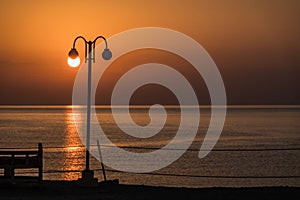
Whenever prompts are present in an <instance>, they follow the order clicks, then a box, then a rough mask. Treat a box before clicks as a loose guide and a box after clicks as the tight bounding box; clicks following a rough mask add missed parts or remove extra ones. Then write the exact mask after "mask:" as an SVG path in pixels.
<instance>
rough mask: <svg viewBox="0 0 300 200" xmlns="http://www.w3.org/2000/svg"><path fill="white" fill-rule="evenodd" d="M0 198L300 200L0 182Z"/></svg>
mask: <svg viewBox="0 0 300 200" xmlns="http://www.w3.org/2000/svg"><path fill="white" fill-rule="evenodd" d="M0 193H1V195H0V199H56V200H59V199H72V200H74V199H75V200H76V199H98V200H99V199H100V200H101V199H103V200H104V199H162V198H168V199H200V198H201V199H254V198H255V199H286V198H287V197H288V198H289V199H299V197H300V187H285V186H282V187H236V188H231V187H212V188H185V187H163V186H147V185H125V184H101V183H100V184H98V185H97V186H84V185H80V184H78V182H77V181H42V182H38V181H36V182H34V181H33V182H27V183H16V182H15V183H13V182H3V181H1V182H0Z"/></svg>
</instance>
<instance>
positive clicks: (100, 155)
mask: <svg viewBox="0 0 300 200" xmlns="http://www.w3.org/2000/svg"><path fill="white" fill-rule="evenodd" d="M97 146H98V151H99V158H100V163H101V168H102V173H103V177H104V181H105V182H106V175H105V169H104V164H103V158H102V153H101V149H100V144H99V140H97Z"/></svg>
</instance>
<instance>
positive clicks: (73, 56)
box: [68, 48, 80, 67]
mask: <svg viewBox="0 0 300 200" xmlns="http://www.w3.org/2000/svg"><path fill="white" fill-rule="evenodd" d="M68 64H69V65H70V67H78V66H79V64H80V58H79V54H78V51H77V50H76V49H75V48H72V49H71V51H70V52H69V57H68Z"/></svg>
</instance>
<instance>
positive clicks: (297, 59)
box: [0, 0, 300, 104]
mask: <svg viewBox="0 0 300 200" xmlns="http://www.w3.org/2000/svg"><path fill="white" fill-rule="evenodd" d="M183 2H184V3H183ZM299 10H300V1H297V0H295V1H291V0H290V1H284V0H282V1H275V0H274V1H258V0H257V1H239V0H236V1H175V0H174V1H163V0H160V1H74V0H73V1H67V0H66V1H46V0H44V1H38V0H36V1H30V0H28V1H14V0H2V1H0V26H1V31H0V95H1V99H0V104H71V97H72V87H73V81H74V79H75V76H76V72H77V69H71V68H69V67H68V66H67V64H66V59H67V53H68V51H69V50H70V48H71V47H72V42H73V40H74V38H75V37H76V36H78V35H83V36H85V37H86V38H88V39H94V37H96V36H98V35H103V36H105V37H107V38H109V37H110V36H112V35H114V34H117V33H119V32H121V31H124V30H128V29H132V28H137V27H145V26H159V27H166V28H171V29H174V30H177V31H180V32H182V33H184V34H187V35H189V36H190V37H192V38H194V39H195V40H197V41H198V42H199V43H200V44H201V45H202V46H204V48H205V49H206V50H207V51H208V52H209V54H210V55H211V57H212V58H213V59H214V61H215V62H216V64H217V66H218V67H219V70H220V72H221V74H222V76H223V79H224V83H225V88H226V92H227V96H228V103H230V104H300V96H299V89H300V88H299V85H300V84H299V78H300V69H299V67H300V66H299V65H300V56H299V55H300V38H299V37H300V26H299V24H300V12H299ZM77 46H78V47H79V46H81V48H78V50H79V52H80V53H81V55H83V49H82V46H83V45H82V43H81V44H79V43H78V45H77ZM137 53H138V52H137ZM149 53H150V54H151V55H152V57H155V58H156V59H158V60H160V61H161V62H164V63H168V64H172V63H170V61H168V60H170V58H168V56H166V55H160V54H159V53H157V52H152V53H151V52H149ZM160 56H162V57H164V56H165V58H164V59H162V58H159V57H160ZM136 57H138V56H136ZM147 57H148V58H149V55H146V56H144V58H143V59H140V60H139V61H136V60H135V57H134V56H131V57H130V56H128V58H122V59H123V61H122V62H123V64H124V63H126V65H128V67H129V68H130V67H132V66H129V65H130V63H134V62H137V63H141V62H146V61H147V62H148V61H149V59H147ZM150 57H151V56H150ZM126 60H127V62H126ZM129 60H130V61H131V62H128V61H129ZM171 60H172V59H171ZM122 62H121V64H120V62H119V64H120V65H122ZM178 62H180V61H178ZM128 63H129V64H128ZM124 65H125V64H124ZM173 65H176V62H173ZM117 67H118V66H117V65H115V66H112V69H111V71H112V72H113V71H114V68H115V70H116V68H117ZM187 73H188V72H187ZM108 79H109V78H108ZM108 79H107V80H106V81H108V82H109V80H108ZM108 82H107V83H108ZM191 82H193V80H191ZM109 87H110V86H108V88H109ZM195 88H196V90H197V88H198V90H199V91H197V92H198V93H200V92H201V91H202V90H205V87H202V86H201V87H200V86H199V87H198V86H195ZM165 99H166V102H167V103H170V101H167V98H165ZM208 101H209V99H208V97H203V99H202V100H200V102H203V103H208ZM100 103H101V102H100ZM102 103H107V102H105V101H104V102H102ZM137 103H143V102H139V101H137ZM171 103H172V102H171Z"/></svg>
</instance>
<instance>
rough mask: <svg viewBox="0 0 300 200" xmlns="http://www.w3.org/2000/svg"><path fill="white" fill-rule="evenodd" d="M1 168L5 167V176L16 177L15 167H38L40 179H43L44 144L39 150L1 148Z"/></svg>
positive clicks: (40, 144) (39, 145)
mask: <svg viewBox="0 0 300 200" xmlns="http://www.w3.org/2000/svg"><path fill="white" fill-rule="evenodd" d="M0 168H4V177H5V178H11V179H14V176H15V172H14V170H15V169H27V168H38V169H39V171H38V174H39V176H38V179H39V180H43V146H42V143H39V144H38V150H26V151H24V150H11V151H1V150H0Z"/></svg>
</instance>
